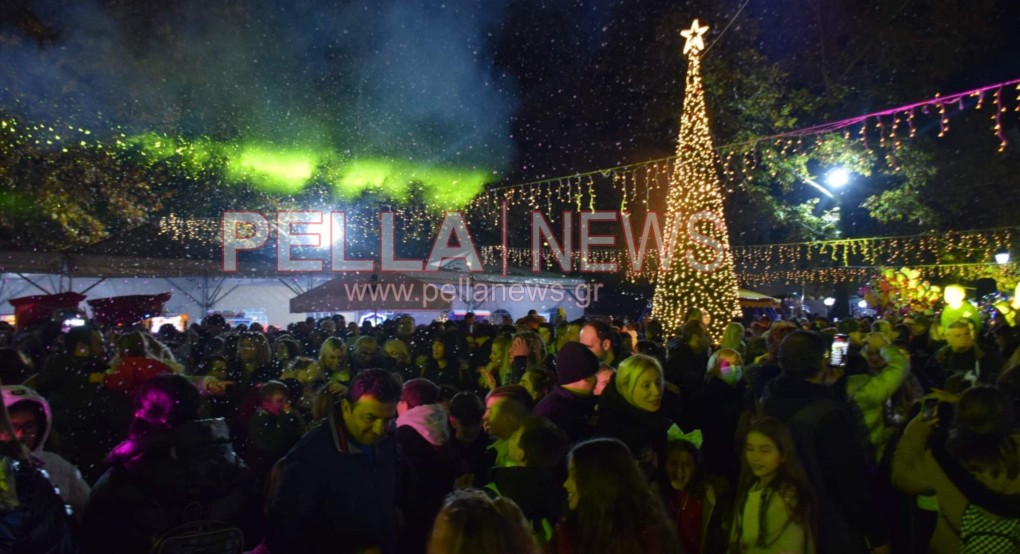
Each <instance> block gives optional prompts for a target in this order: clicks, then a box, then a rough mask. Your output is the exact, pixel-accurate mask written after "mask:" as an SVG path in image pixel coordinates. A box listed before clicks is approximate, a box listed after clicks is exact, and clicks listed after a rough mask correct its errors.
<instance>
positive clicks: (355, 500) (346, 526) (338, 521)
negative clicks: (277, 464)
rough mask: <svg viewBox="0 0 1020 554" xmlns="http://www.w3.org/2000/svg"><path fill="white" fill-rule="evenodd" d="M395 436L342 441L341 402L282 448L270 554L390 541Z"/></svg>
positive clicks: (334, 550)
mask: <svg viewBox="0 0 1020 554" xmlns="http://www.w3.org/2000/svg"><path fill="white" fill-rule="evenodd" d="M396 458H397V456H396V441H395V440H394V438H393V437H386V438H384V439H382V440H381V441H380V442H378V443H376V444H375V445H374V446H372V447H365V446H362V445H358V444H357V443H355V442H353V441H351V440H349V439H348V433H347V429H346V428H345V426H344V422H343V416H342V415H341V413H340V408H339V406H335V407H334V409H333V410H331V411H330V413H329V415H328V417H327V418H326V420H325V421H324V422H323V423H322V424H321V425H319V426H318V427H315V428H314V429H312V430H311V431H309V432H307V433H305V436H304V437H302V438H301V440H300V441H298V443H297V444H296V445H294V448H292V449H291V451H290V452H289V453H287V457H286V458H285V461H284V464H283V475H282V477H281V480H280V485H279V488H278V489H277V492H276V497H275V498H274V500H273V503H272V505H271V506H270V507H269V527H268V534H267V538H266V545H267V546H268V547H269V550H270V551H271V552H272V553H273V554H290V553H294V554H298V553H300V554H315V553H319V552H322V553H330V554H344V553H354V552H358V551H359V550H362V549H365V548H371V547H374V546H381V547H382V552H383V554H390V553H392V552H393V551H394V546H395V545H394V543H395V538H396V509H395V490H396Z"/></svg>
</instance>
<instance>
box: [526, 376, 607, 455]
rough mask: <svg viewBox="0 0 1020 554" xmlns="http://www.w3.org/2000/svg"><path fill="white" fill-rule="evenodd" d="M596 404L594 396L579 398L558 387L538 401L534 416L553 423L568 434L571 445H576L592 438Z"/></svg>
mask: <svg viewBox="0 0 1020 554" xmlns="http://www.w3.org/2000/svg"><path fill="white" fill-rule="evenodd" d="M595 403H596V398H595V397H594V396H579V395H576V394H574V393H572V392H570V391H568V390H566V389H564V388H562V387H556V388H554V389H553V390H552V391H551V392H550V393H549V394H547V395H545V397H544V398H542V399H541V400H539V401H538V404H537V405H536V406H535V410H534V412H533V415H536V416H542V417H544V418H547V419H548V420H549V421H552V422H553V423H555V424H556V426H557V427H559V428H560V429H562V430H563V432H564V433H566V435H567V440H569V441H570V443H575V442H578V441H582V440H584V439H587V438H589V437H591V434H592V430H593V429H592V419H593V418H594V416H595Z"/></svg>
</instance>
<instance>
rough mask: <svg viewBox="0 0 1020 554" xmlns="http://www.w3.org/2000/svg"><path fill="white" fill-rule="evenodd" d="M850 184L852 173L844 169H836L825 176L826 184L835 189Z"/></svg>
mask: <svg viewBox="0 0 1020 554" xmlns="http://www.w3.org/2000/svg"><path fill="white" fill-rule="evenodd" d="M849 182H850V172H849V171H847V170H846V168H844V167H834V168H832V169H830V170H829V172H828V173H826V174H825V184H826V185H829V186H830V187H833V188H837V189H838V188H840V187H843V186H846V184H847V183H849Z"/></svg>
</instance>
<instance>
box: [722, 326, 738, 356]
mask: <svg viewBox="0 0 1020 554" xmlns="http://www.w3.org/2000/svg"><path fill="white" fill-rule="evenodd" d="M719 348H729V349H730V350H734V351H736V352H738V353H739V354H740V355H741V356H743V355H744V325H743V324H741V323H738V322H736V321H731V322H729V323H728V324H726V328H725V329H723V336H722V341H720V342H719Z"/></svg>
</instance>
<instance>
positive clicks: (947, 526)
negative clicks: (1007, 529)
mask: <svg viewBox="0 0 1020 554" xmlns="http://www.w3.org/2000/svg"><path fill="white" fill-rule="evenodd" d="M931 434H932V428H931V427H930V426H929V425H927V424H926V423H925V422H923V421H921V419H920V418H914V419H913V420H912V421H911V422H910V423H909V424H908V425H907V429H906V431H904V432H903V437H902V438H900V440H899V443H898V444H897V445H896V453H895V454H894V455H893V460H892V483H893V485H895V486H896V487H897V488H898V489H900V490H901V491H903V492H906V493H908V494H927V493H930V491H935V499H936V501H937V502H938V512H939V518H938V523H937V524H936V526H935V533H934V534H933V535H932V537H931V542H930V543H929V547H928V548H929V552H932V553H933V554H943V553H944V554H949V553H953V552H959V551H960V546H961V545H960V535H959V534H960V521H961V519H962V518H963V511H964V509H966V507H967V504H968V503H969V501H968V498H967V497H966V496H965V495H964V493H963V492H962V491H960V489H959V488H958V487H957V485H956V484H955V483H954V482H953V481H952V480H951V479H950V478H949V477H948V476H947V475H946V472H945V470H944V469H943V468H942V466H941V465H940V463H939V462H938V460H937V459H936V456H935V454H934V453H933V452H932V449H930V448H928V446H927V445H928V443H929V438H930V437H931ZM1014 441H1016V444H1017V445H1020V434H1017V435H1014ZM1017 456H1020V446H1018V448H1017ZM972 475H973V477H975V478H976V479H977V481H979V482H980V483H981V484H982V485H984V486H985V487H986V488H987V489H988V490H989V491H991V493H993V496H995V497H997V498H1001V499H1004V500H1006V503H1007V504H1009V505H1012V506H1013V508H1014V511H1013V513H1011V514H1006V515H1009V516H1010V517H1013V518H1020V496H1015V495H1020V477H1016V478H1013V479H1009V478H1008V477H1007V476H1006V475H1005V474H1004V473H1003V474H1000V475H999V476H997V477H996V476H993V475H991V474H989V473H976V474H972ZM1006 495H1014V497H1013V498H1014V500H1012V501H1009V500H1008V497H1007V496H1006ZM972 500H973V499H972Z"/></svg>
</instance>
